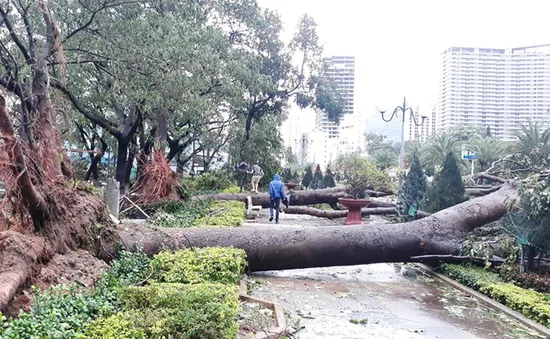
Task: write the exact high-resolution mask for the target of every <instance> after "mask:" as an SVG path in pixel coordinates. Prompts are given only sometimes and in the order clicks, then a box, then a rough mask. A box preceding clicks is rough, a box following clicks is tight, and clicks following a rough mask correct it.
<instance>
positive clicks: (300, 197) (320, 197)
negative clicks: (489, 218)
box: [191, 186, 500, 208]
mask: <svg viewBox="0 0 550 339" xmlns="http://www.w3.org/2000/svg"><path fill="white" fill-rule="evenodd" d="M499 188H500V186H495V187H491V188H467V189H466V193H468V194H469V195H471V196H474V197H475V196H483V195H487V194H489V193H492V192H496V191H497V190H498V189H499ZM347 190H348V187H346V186H337V187H332V188H324V189H317V190H305V191H292V192H291V193H290V196H291V200H290V203H291V205H293V206H305V205H317V204H328V205H331V206H336V204H337V203H338V199H339V198H344V197H345V196H346V192H347ZM366 193H367V195H368V197H370V198H379V197H385V196H390V195H393V193H389V192H377V191H371V190H367V191H366ZM248 196H250V197H251V198H252V204H253V205H260V206H262V207H263V208H268V207H269V194H268V193H250V192H245V193H215V194H204V195H197V196H194V197H192V198H191V199H192V200H236V201H242V202H246V199H247V197H248ZM370 207H395V204H393V203H388V202H383V201H378V200H373V202H372V203H371V204H370Z"/></svg>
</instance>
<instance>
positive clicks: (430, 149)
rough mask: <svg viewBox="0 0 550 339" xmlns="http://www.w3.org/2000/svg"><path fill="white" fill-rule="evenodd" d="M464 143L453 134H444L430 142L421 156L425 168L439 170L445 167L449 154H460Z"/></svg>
mask: <svg viewBox="0 0 550 339" xmlns="http://www.w3.org/2000/svg"><path fill="white" fill-rule="evenodd" d="M462 143H463V141H462V140H461V138H458V137H457V135H455V133H453V132H444V133H441V134H438V135H436V136H435V137H434V138H433V139H431V140H429V141H428V143H427V144H426V146H425V147H424V148H423V151H422V153H421V154H420V160H421V162H422V165H423V166H424V167H425V168H437V167H440V166H442V165H443V162H444V161H445V158H446V157H447V154H449V153H454V154H459V152H460V147H461V145H462Z"/></svg>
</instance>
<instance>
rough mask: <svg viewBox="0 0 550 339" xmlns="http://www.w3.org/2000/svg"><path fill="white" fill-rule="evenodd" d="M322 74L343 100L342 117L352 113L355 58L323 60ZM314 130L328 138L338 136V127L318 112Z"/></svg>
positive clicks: (336, 57) (343, 57)
mask: <svg viewBox="0 0 550 339" xmlns="http://www.w3.org/2000/svg"><path fill="white" fill-rule="evenodd" d="M323 73H324V75H325V76H326V77H328V79H329V80H330V81H332V82H333V83H334V84H335V85H336V89H337V91H338V93H339V94H340V96H341V97H342V99H343V100H344V110H343V114H344V116H345V115H347V114H350V113H353V110H354V98H355V57H353V56H332V57H329V58H323ZM342 118H343V117H342ZM315 129H316V130H319V131H324V132H327V133H328V135H329V137H330V138H337V137H338V135H339V128H338V125H337V124H335V123H333V122H330V121H329V120H328V118H327V115H326V114H325V113H323V112H320V111H318V112H317V113H316V119H315Z"/></svg>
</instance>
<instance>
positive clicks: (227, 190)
mask: <svg viewBox="0 0 550 339" xmlns="http://www.w3.org/2000/svg"><path fill="white" fill-rule="evenodd" d="M240 192H241V188H240V187H239V186H236V185H232V186H229V187H227V188H224V189H223V190H221V192H220V193H240Z"/></svg>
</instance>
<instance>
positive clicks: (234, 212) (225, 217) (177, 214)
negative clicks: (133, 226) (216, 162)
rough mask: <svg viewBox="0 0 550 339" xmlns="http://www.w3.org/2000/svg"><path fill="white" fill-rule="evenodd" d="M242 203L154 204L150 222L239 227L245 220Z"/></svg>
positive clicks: (190, 225)
mask: <svg viewBox="0 0 550 339" xmlns="http://www.w3.org/2000/svg"><path fill="white" fill-rule="evenodd" d="M244 206H245V205H244V203H243V202H239V201H186V202H169V203H161V204H158V205H156V208H157V209H156V212H155V214H154V216H153V218H151V220H150V222H151V223H152V224H153V225H156V226H160V227H170V228H186V227H239V226H241V225H242V224H243V222H244V220H245V208H244Z"/></svg>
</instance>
